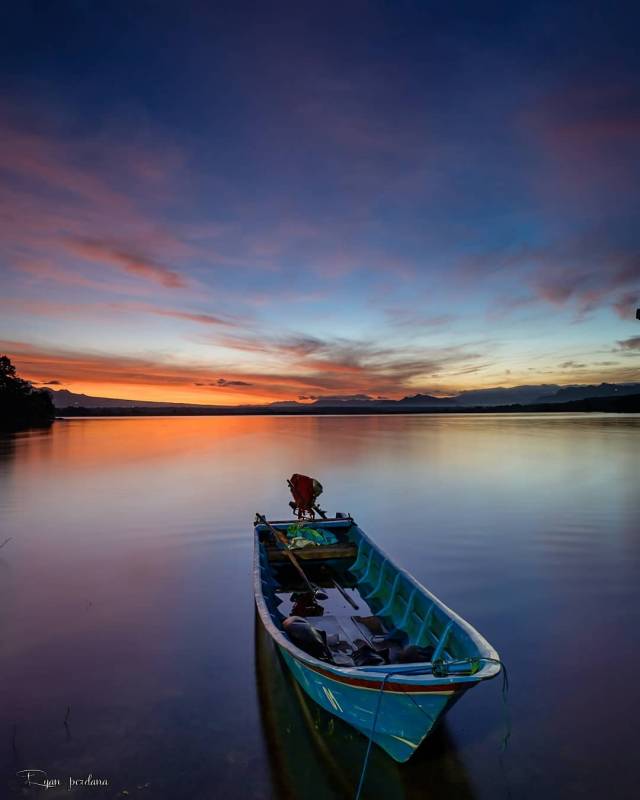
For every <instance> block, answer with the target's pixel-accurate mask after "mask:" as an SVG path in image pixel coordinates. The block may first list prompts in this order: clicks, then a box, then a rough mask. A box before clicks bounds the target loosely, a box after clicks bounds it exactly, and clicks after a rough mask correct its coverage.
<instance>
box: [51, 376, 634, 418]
mask: <svg viewBox="0 0 640 800" xmlns="http://www.w3.org/2000/svg"><path fill="white" fill-rule="evenodd" d="M46 391H47V392H48V393H49V394H50V395H51V398H52V400H53V404H54V406H55V407H56V409H66V408H86V409H98V408H103V409H110V408H118V409H135V408H148V409H162V408H165V409H173V410H179V409H192V410H194V411H200V412H202V413H206V412H207V409H217V410H221V411H224V410H226V411H227V412H230V411H231V409H232V408H237V409H239V410H242V413H253V412H254V411H255V412H256V413H257V412H260V411H262V412H265V413H269V412H276V413H277V412H278V410H280V409H281V410H282V411H283V412H286V411H304V412H307V413H309V412H310V411H311V412H313V409H317V411H318V412H319V413H320V412H323V411H325V410H326V409H336V410H340V409H344V410H348V409H354V410H356V411H364V412H365V413H366V412H367V411H369V410H371V411H372V412H375V411H378V410H379V411H381V412H385V411H398V412H402V411H403V410H404V411H411V410H413V409H415V410H420V409H429V408H433V409H438V408H440V409H451V410H455V409H460V410H463V409H469V408H503V407H504V408H506V407H507V406H516V405H520V406H526V405H529V406H530V405H533V404H553V403H567V402H573V401H581V400H586V399H595V398H608V397H611V398H615V397H626V396H630V395H634V394H640V382H638V383H618V384H616V383H601V384H599V385H598V386H594V385H584V386H580V385H572V386H558V385H556V384H534V385H527V386H509V387H507V386H496V387H493V388H490V389H472V390H468V391H464V392H460V393H459V394H457V395H452V396H450V397H435V396H434V395H430V394H415V395H412V396H408V397H403V398H402V399H401V400H389V399H387V398H380V397H379V398H374V397H370V396H369V395H366V394H354V395H323V396H322V397H315V398H314V400H313V402H298V401H296V400H282V401H277V402H275V403H269V404H268V405H243V406H213V405H204V404H196V403H162V402H157V401H151V400H121V399H114V398H111V397H92V396H90V395H86V394H76V393H75V392H70V391H68V390H67V389H58V390H57V391H56V390H53V389H47V390H46Z"/></svg>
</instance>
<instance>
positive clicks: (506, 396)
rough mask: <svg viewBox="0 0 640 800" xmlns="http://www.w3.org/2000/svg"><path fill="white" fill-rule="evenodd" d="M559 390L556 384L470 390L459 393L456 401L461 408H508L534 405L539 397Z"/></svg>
mask: <svg viewBox="0 0 640 800" xmlns="http://www.w3.org/2000/svg"><path fill="white" fill-rule="evenodd" d="M558 389H560V387H559V386H557V385H556V384H546V383H542V384H533V385H525V386H497V387H495V388H491V389H471V390H469V391H465V392H460V394H458V395H456V400H457V402H458V404H459V405H461V406H508V405H513V404H514V403H536V402H538V401H539V400H540V397H541V395H545V394H546V395H548V394H550V393H551V392H556V391H558Z"/></svg>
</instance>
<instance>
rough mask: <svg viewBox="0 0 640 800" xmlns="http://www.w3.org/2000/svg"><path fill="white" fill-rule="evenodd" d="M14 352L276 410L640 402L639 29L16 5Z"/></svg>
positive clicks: (452, 14)
mask: <svg viewBox="0 0 640 800" xmlns="http://www.w3.org/2000/svg"><path fill="white" fill-rule="evenodd" d="M0 27H1V29H2V33H0V229H1V230H0V278H1V284H0V286H1V290H0V352H6V353H7V354H8V355H9V356H10V357H11V358H12V360H13V361H14V363H15V364H16V366H17V368H18V371H19V373H20V374H21V375H22V377H25V378H27V379H29V380H31V381H33V382H34V383H35V384H36V385H39V386H40V385H49V386H51V387H52V388H65V389H69V390H71V391H76V392H85V393H88V394H93V395H98V396H102V397H120V398H132V399H140V400H166V401H172V402H189V403H207V404H208V403H215V404H236V403H264V402H270V401H274V400H308V399H312V398H317V397H323V396H328V395H330V396H331V395H353V394H367V395H369V396H371V397H389V398H399V397H403V396H405V395H412V394H416V393H418V392H421V393H431V394H436V395H447V394H451V393H455V392H458V391H461V390H465V389H473V388H482V387H489V386H515V385H519V384H538V383H545V384H549V383H557V384H571V383H599V382H601V381H617V382H623V381H633V380H640V335H639V334H640V323H638V322H637V321H636V320H635V309H636V306H637V305H640V224H639V220H638V216H639V211H640V48H639V47H638V45H637V31H638V29H639V27H640V10H638V6H637V5H636V4H633V3H609V2H607V3H605V2H602V3H592V2H589V1H588V0H587V1H585V2H569V3H568V2H562V1H561V0H554V2H550V3H548V2H531V3H513V2H509V3H506V2H505V3H491V2H487V3H481V4H480V3H461V2H448V3H435V2H427V0H422V2H404V1H403V0H396V1H395V2H367V3H365V2H357V1H356V0H353V1H351V0H342V1H341V2H339V3H334V2H322V3H311V2H301V1H299V2H296V3H284V2H259V3H245V2H232V3H226V2H194V1H193V0H182V2H177V1H175V2H163V1H162V0H153V2H152V1H151V0H136V1H135V2H124V0H123V1H122V2H110V0H104V2H100V3H96V2H93V1H92V0H60V2H55V3H51V2H44V1H43V2H29V1H28V0H24V2H20V3H10V4H7V6H6V7H5V8H4V9H3V11H2V25H1V26H0Z"/></svg>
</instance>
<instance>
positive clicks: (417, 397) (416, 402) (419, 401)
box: [387, 394, 458, 407]
mask: <svg viewBox="0 0 640 800" xmlns="http://www.w3.org/2000/svg"><path fill="white" fill-rule="evenodd" d="M387 402H389V401H387ZM396 402H397V404H398V405H401V406H421V407H422V406H455V405H457V404H458V398H457V397H434V396H433V395H432V394H414V395H413V396H412V397H403V398H402V400H398V401H396Z"/></svg>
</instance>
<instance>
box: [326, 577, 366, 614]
mask: <svg viewBox="0 0 640 800" xmlns="http://www.w3.org/2000/svg"><path fill="white" fill-rule="evenodd" d="M329 577H330V578H331V582H332V583H333V585H334V586H335V587H336V589H337V590H338V591H339V592H340V594H341V595H342V596H343V597H344V599H345V600H346V601H347V602H348V603H350V604H351V605H352V606H353V608H355V610H356V611H357V610H358V609H359V608H360V606H359V605H358V604H357V603H356V602H355V601H354V600H353V598H352V597H350V596H349V595H348V594H347V593H346V591H345V590H344V589H343V587H342V586H340V584H339V583H338V581H337V580H336V579H335V578H334V577H333V575H331V576H329Z"/></svg>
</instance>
